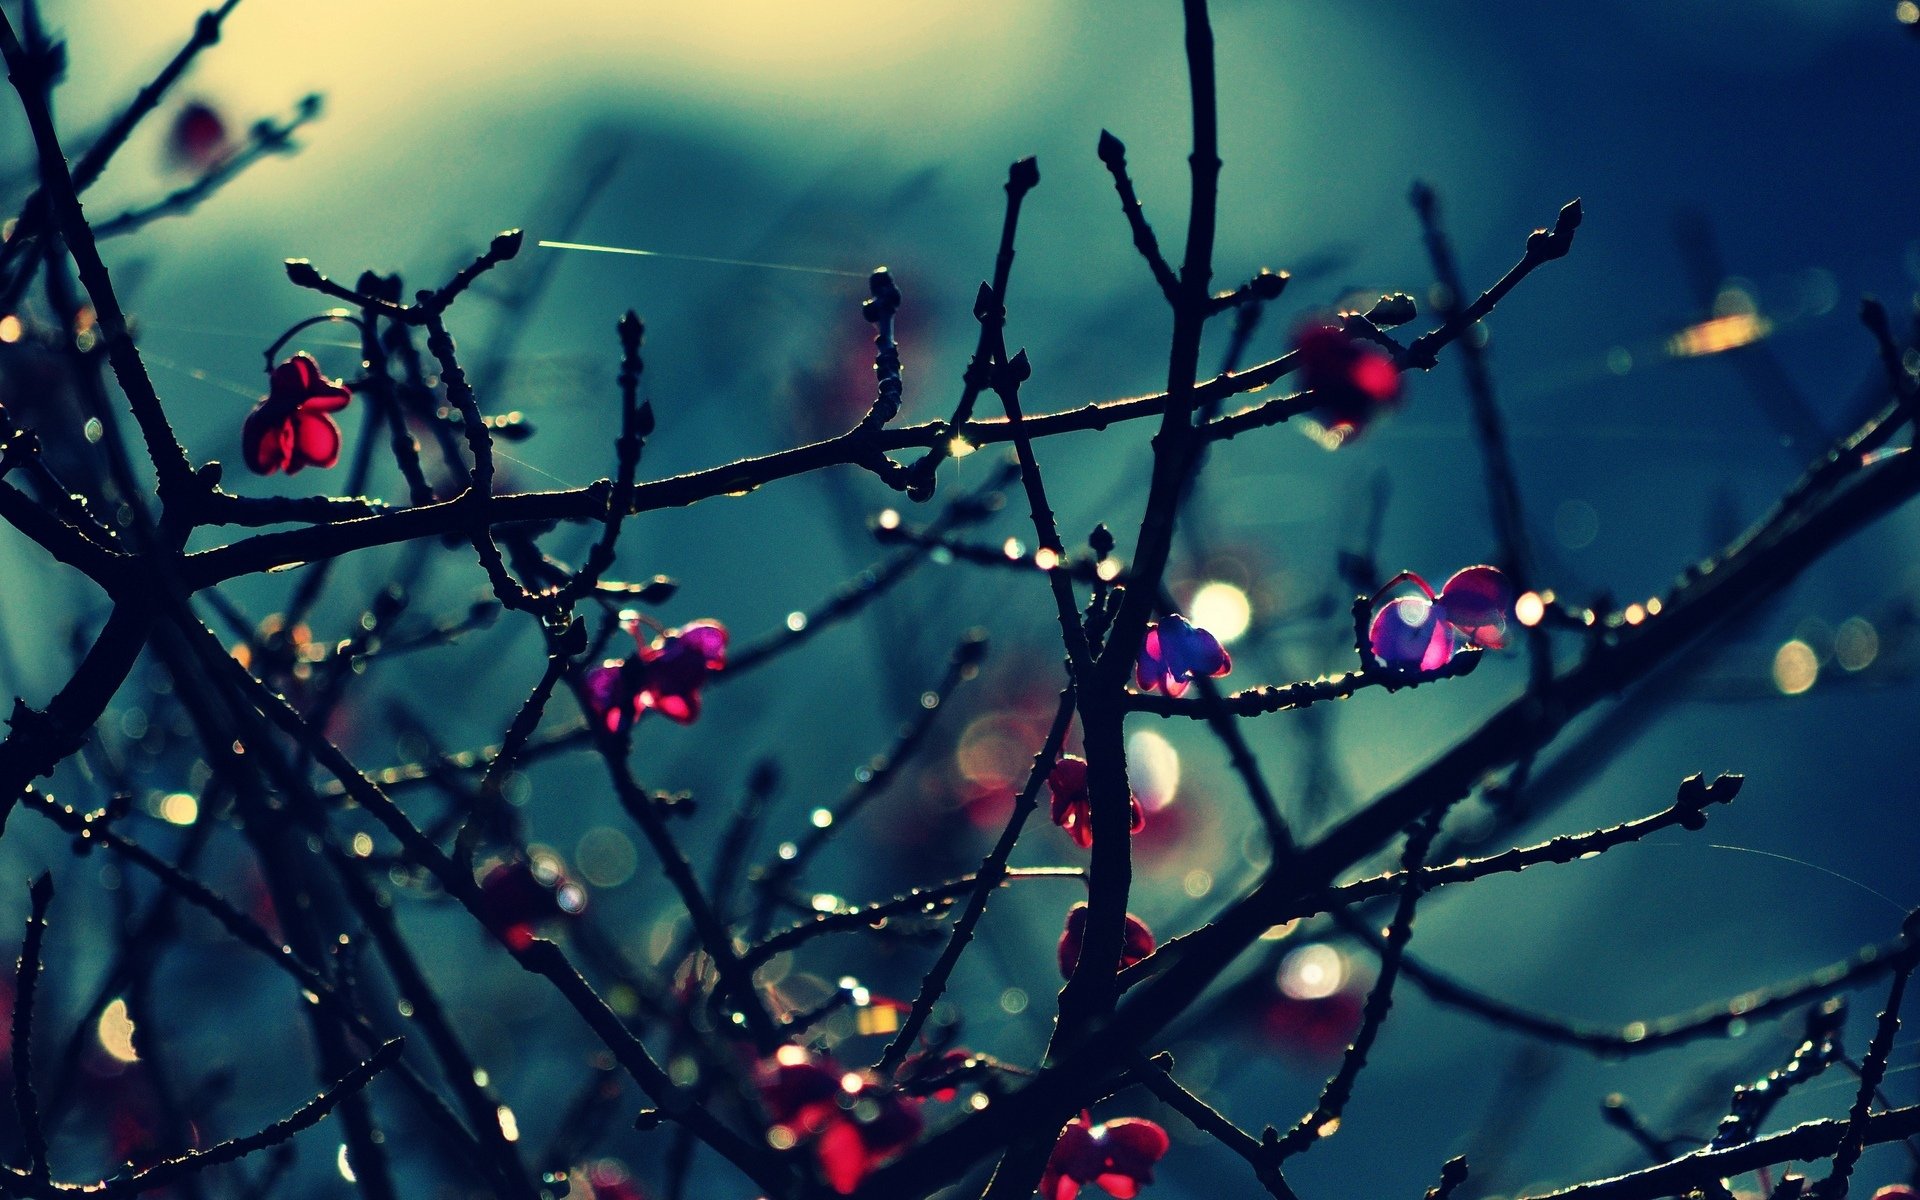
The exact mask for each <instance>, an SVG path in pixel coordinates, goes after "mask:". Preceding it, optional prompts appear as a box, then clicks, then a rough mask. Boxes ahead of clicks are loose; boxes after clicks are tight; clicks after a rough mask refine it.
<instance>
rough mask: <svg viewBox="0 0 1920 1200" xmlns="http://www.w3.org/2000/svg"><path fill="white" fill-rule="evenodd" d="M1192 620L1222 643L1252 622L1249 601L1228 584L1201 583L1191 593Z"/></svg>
mask: <svg viewBox="0 0 1920 1200" xmlns="http://www.w3.org/2000/svg"><path fill="white" fill-rule="evenodd" d="M1189 607H1190V608H1191V610H1192V616H1193V623H1194V624H1195V625H1198V626H1199V627H1200V628H1202V629H1204V630H1206V631H1207V632H1208V633H1211V634H1212V635H1213V636H1214V637H1217V638H1219V639H1220V640H1221V641H1222V642H1223V643H1224V642H1232V641H1236V640H1238V639H1239V638H1240V637H1241V636H1242V635H1243V634H1245V633H1246V632H1247V628H1248V626H1250V625H1252V624H1253V602H1252V601H1251V600H1249V599H1248V598H1247V593H1246V592H1245V591H1243V590H1242V589H1240V588H1238V587H1235V586H1234V585H1233V584H1231V583H1225V582H1222V581H1220V580H1215V581H1213V582H1212V583H1203V584H1201V585H1200V589H1199V590H1198V591H1196V592H1194V594H1193V603H1192V604H1191V605H1190V606H1189Z"/></svg>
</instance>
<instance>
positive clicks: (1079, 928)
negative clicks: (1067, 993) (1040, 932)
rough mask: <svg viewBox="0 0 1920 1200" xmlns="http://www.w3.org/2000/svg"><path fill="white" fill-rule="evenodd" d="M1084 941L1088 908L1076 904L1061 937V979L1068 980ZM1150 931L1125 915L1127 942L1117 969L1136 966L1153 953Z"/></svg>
mask: <svg viewBox="0 0 1920 1200" xmlns="http://www.w3.org/2000/svg"><path fill="white" fill-rule="evenodd" d="M1086 937H1087V906H1086V905H1085V904H1076V905H1074V906H1073V907H1072V908H1070V909H1068V910H1067V927H1066V929H1065V930H1063V931H1062V932H1061V934H1060V978H1062V979H1071V978H1072V977H1073V968H1074V965H1075V964H1077V963H1078V962H1079V961H1080V946H1081V943H1083V942H1084V941H1086ZM1155 944H1156V943H1155V942H1154V940H1153V930H1151V929H1148V928H1147V923H1146V922H1145V921H1142V920H1141V919H1140V918H1139V917H1136V916H1134V915H1133V914H1132V913H1128V914H1127V932H1126V939H1125V941H1123V942H1122V943H1121V946H1120V969H1121V970H1122V971H1124V970H1126V969H1127V968H1128V967H1130V966H1132V965H1133V964H1135V963H1137V962H1139V961H1140V960H1141V959H1143V958H1145V957H1146V956H1147V955H1149V954H1152V953H1153V948H1154V946H1155Z"/></svg>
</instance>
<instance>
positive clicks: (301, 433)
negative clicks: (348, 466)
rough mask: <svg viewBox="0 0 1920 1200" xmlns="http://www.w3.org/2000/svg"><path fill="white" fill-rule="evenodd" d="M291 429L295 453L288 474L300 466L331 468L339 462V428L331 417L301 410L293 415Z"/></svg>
mask: <svg viewBox="0 0 1920 1200" xmlns="http://www.w3.org/2000/svg"><path fill="white" fill-rule="evenodd" d="M293 427H294V431H295V438H296V441H297V444H296V447H295V448H296V450H297V453H296V454H295V455H294V462H293V464H292V465H291V466H289V467H288V468H287V472H288V473H289V474H291V473H293V472H294V471H297V470H299V469H300V468H301V467H302V466H314V467H331V466H333V465H334V464H335V463H337V462H339V461H340V427H339V426H338V425H335V424H334V423H333V418H332V417H329V416H327V415H326V414H325V413H310V412H308V411H307V410H306V409H304V408H303V409H301V410H300V411H298V412H296V413H294V414H293Z"/></svg>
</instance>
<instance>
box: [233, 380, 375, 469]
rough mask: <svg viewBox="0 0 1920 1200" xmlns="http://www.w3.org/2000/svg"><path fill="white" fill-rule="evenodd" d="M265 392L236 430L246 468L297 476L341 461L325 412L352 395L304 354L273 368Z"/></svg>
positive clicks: (334, 409)
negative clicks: (299, 472) (245, 460)
mask: <svg viewBox="0 0 1920 1200" xmlns="http://www.w3.org/2000/svg"><path fill="white" fill-rule="evenodd" d="M268 379H269V382H268V387H267V394H266V396H265V398H264V399H262V400H261V401H260V403H258V404H256V405H254V406H253V411H252V412H250V413H248V414H247V420H246V423H245V424H244V425H242V426H241V427H240V445H241V447H242V448H243V450H244V451H245V453H246V457H247V466H248V467H250V468H252V470H253V472H254V473H255V474H256V475H271V474H273V473H274V472H275V471H285V472H286V473H287V474H289V475H293V474H296V473H297V472H298V471H299V470H300V468H302V467H331V466H332V465H334V464H335V463H337V462H339V461H340V427H339V426H338V425H336V424H334V423H333V418H332V417H330V416H328V415H327V414H328V413H332V412H338V411H339V410H340V409H343V408H345V407H346V406H347V401H348V400H349V399H351V398H352V396H353V393H352V392H350V391H348V390H347V388H346V387H345V386H344V385H343V384H341V382H340V381H339V380H337V379H328V378H327V377H326V376H324V375H322V374H321V373H320V364H319V363H317V362H315V361H313V356H312V355H310V354H307V353H304V352H303V353H300V354H296V355H294V356H293V357H292V358H290V359H288V360H287V361H285V362H283V363H281V364H280V365H279V366H277V367H275V368H274V369H273V373H272V375H270V376H269V377H268Z"/></svg>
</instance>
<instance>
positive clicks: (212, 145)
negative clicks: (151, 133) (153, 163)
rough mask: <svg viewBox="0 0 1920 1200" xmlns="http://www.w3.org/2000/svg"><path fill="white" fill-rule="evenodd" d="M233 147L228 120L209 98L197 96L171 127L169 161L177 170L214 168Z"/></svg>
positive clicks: (196, 170)
mask: <svg viewBox="0 0 1920 1200" xmlns="http://www.w3.org/2000/svg"><path fill="white" fill-rule="evenodd" d="M231 150H232V147H231V146H229V145H228V143H227V123H226V121H225V120H224V119H222V118H221V116H220V113H219V111H218V110H217V109H215V108H214V107H213V106H212V105H210V104H208V103H206V102H205V101H201V100H195V101H194V102H193V103H191V104H189V105H187V106H186V107H184V108H182V109H181V110H180V111H179V112H178V113H176V114H175V115H174V118H173V127H172V128H170V129H169V130H167V165H168V166H170V167H172V168H173V169H174V170H176V171H193V172H200V171H207V170H211V169H212V168H214V167H216V166H218V165H220V161H221V160H222V159H224V158H226V157H227V155H228V154H229V153H230V152H231Z"/></svg>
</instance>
